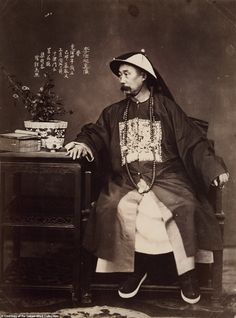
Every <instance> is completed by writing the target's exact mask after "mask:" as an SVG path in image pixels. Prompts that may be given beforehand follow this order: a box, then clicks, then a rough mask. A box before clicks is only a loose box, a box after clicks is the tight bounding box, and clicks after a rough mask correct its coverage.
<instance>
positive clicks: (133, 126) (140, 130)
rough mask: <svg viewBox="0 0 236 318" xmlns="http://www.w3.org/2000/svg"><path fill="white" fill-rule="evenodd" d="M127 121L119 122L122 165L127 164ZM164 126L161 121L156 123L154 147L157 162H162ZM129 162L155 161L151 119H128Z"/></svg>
mask: <svg viewBox="0 0 236 318" xmlns="http://www.w3.org/2000/svg"><path fill="white" fill-rule="evenodd" d="M124 131H125V123H124V122H120V123H119V133H120V148H121V160H122V166H123V165H124V164H125V150H126V147H125V133H124ZM161 141H162V127H161V122H160V121H155V123H154V145H155V146H154V147H155V156H156V162H162V161H163V160H162V149H161ZM126 146H127V148H128V149H127V162H128V163H130V162H133V161H153V154H152V146H151V131H150V121H149V120H148V119H140V118H133V119H129V120H128V121H127V145H126Z"/></svg>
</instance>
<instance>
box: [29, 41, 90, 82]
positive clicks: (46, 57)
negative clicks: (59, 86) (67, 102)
mask: <svg viewBox="0 0 236 318" xmlns="http://www.w3.org/2000/svg"><path fill="white" fill-rule="evenodd" d="M33 67H34V77H40V75H43V73H45V71H46V72H47V71H50V70H51V71H52V72H57V73H58V74H60V75H61V76H63V77H64V78H66V79H68V78H70V77H71V76H74V75H75V73H80V72H81V73H82V74H83V75H88V74H89V73H90V47H88V46H84V47H83V48H82V49H79V48H76V46H75V44H74V43H72V44H71V45H70V47H69V48H68V49H67V48H66V49H63V48H62V47H60V48H58V49H54V48H52V47H48V48H46V50H45V51H41V52H40V53H39V54H36V55H35V56H34V63H33Z"/></svg>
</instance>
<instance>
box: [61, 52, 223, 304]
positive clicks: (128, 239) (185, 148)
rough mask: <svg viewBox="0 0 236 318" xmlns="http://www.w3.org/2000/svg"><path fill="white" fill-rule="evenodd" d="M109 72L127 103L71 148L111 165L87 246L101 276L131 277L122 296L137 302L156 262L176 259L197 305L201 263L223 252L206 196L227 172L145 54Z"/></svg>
mask: <svg viewBox="0 0 236 318" xmlns="http://www.w3.org/2000/svg"><path fill="white" fill-rule="evenodd" d="M110 67H111V70H112V72H113V73H114V74H115V75H116V76H117V77H118V78H119V81H120V84H121V90H122V91H123V92H124V93H125V99H123V100H121V101H119V102H117V103H115V104H112V105H111V106H108V107H107V108H105V109H104V110H103V112H102V114H101V115H100V117H99V118H98V120H97V122H96V123H95V124H87V125H85V126H84V127H83V128H82V131H81V133H80V134H79V135H78V137H77V139H76V140H75V141H74V142H71V143H69V144H68V145H66V149H67V151H68V152H67V155H69V156H71V157H72V158H73V159H76V158H80V157H81V156H87V157H89V159H90V160H91V159H93V158H96V160H99V158H100V155H101V154H103V158H104V157H105V158H106V162H105V165H104V167H105V166H106V167H107V169H106V176H107V178H106V183H105V184H104V186H103V188H102V190H101V192H100V195H99V198H98V201H97V205H96V211H95V212H94V213H92V214H91V215H90V218H89V220H88V224H87V227H86V231H85V236H84V241H83V245H84V247H85V248H86V249H87V250H88V251H90V252H92V253H94V254H95V255H96V256H97V257H98V262H97V269H96V270H97V272H132V273H131V274H130V276H129V277H128V280H127V281H125V282H124V283H123V284H122V285H121V286H120V288H119V291H118V292H119V295H120V296H121V297H123V298H129V297H133V296H134V295H136V294H137V292H138V290H139V288H140V286H141V284H142V282H143V281H144V280H145V278H146V276H147V264H148V262H149V256H150V255H157V254H165V253H170V252H171V253H173V255H174V259H175V263H176V268H177V272H178V275H179V280H180V287H181V296H182V298H183V300H184V301H186V302H188V303H191V304H193V303H196V302H198V301H199V299H200V292H199V288H198V282H197V278H196V275H195V270H194V269H195V255H196V253H197V251H198V249H203V250H207V251H213V250H217V249H222V241H221V235H220V230H219V226H218V223H217V221H216V219H215V216H214V213H213V210H212V207H211V206H210V204H209V203H208V201H207V200H206V194H207V192H208V189H209V187H210V185H211V184H214V185H215V186H223V185H224V183H225V182H227V181H228V173H227V170H226V168H225V165H224V163H223V162H222V160H221V159H220V158H219V157H217V156H216V155H215V153H214V150H213V149H212V145H211V143H210V142H209V141H208V140H207V138H206V136H205V135H204V134H203V133H202V131H201V130H200V128H199V127H198V126H197V125H196V124H195V123H194V122H193V121H192V120H191V119H190V118H188V117H187V116H186V114H185V113H184V112H183V111H182V109H181V108H180V107H179V106H178V105H177V104H176V103H175V101H174V99H173V97H172V95H171V93H170V92H169V90H168V88H167V86H166V85H165V83H164V81H163V80H162V78H161V76H160V75H159V73H158V72H157V71H156V70H155V69H154V67H153V66H152V64H151V62H150V60H149V59H148V58H147V57H146V55H145V53H144V52H142V51H141V52H135V53H129V54H125V55H122V56H119V57H117V58H115V59H113V61H111V63H110ZM203 205H204V208H203Z"/></svg>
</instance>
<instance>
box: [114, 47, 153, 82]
mask: <svg viewBox="0 0 236 318" xmlns="http://www.w3.org/2000/svg"><path fill="white" fill-rule="evenodd" d="M121 64H129V65H132V66H135V67H138V68H140V69H141V70H143V71H145V72H147V73H148V74H149V75H151V76H152V77H153V78H154V79H157V75H156V72H155V70H154V67H153V66H152V63H151V62H150V61H149V59H148V58H147V56H146V55H145V50H144V49H142V50H141V51H140V52H131V53H127V54H123V55H120V56H118V57H116V58H114V59H113V60H112V61H111V62H110V68H111V70H112V72H113V73H114V74H115V75H116V76H119V67H120V65H121Z"/></svg>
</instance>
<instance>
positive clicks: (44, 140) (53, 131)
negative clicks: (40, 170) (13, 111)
mask: <svg viewBox="0 0 236 318" xmlns="http://www.w3.org/2000/svg"><path fill="white" fill-rule="evenodd" d="M24 126H25V129H26V130H29V131H33V132H37V133H38V134H39V135H40V137H41V147H42V148H46V149H49V150H51V151H56V150H58V149H60V148H62V147H63V143H64V139H65V132H66V128H67V126H68V122H66V121H61V120H51V121H45V122H44V121H32V120H25V121H24Z"/></svg>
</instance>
